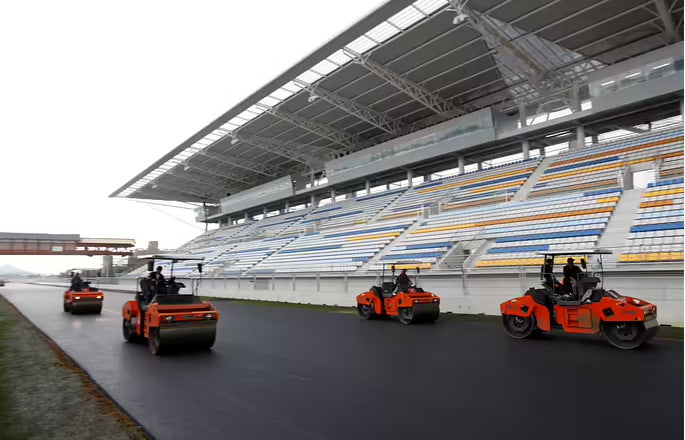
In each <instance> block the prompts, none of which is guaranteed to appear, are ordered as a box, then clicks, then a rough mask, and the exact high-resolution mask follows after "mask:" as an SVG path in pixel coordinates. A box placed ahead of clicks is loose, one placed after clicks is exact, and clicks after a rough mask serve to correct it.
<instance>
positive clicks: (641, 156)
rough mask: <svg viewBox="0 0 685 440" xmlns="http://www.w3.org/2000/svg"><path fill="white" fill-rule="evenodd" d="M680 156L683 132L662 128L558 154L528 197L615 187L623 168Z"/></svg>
mask: <svg viewBox="0 0 685 440" xmlns="http://www.w3.org/2000/svg"><path fill="white" fill-rule="evenodd" d="M682 156H683V131H682V130H675V131H674V130H673V129H670V130H665V131H661V132H659V133H654V132H650V133H648V134H644V135H640V136H636V137H633V138H630V139H624V140H622V141H620V142H612V143H610V144H600V145H597V146H592V147H589V148H583V149H579V150H572V151H569V152H566V153H562V154H560V155H559V156H558V157H557V158H556V160H555V161H554V162H553V163H552V164H550V166H549V167H548V168H547V169H546V170H545V173H544V175H543V176H542V177H540V179H539V180H538V182H537V183H536V184H535V186H534V187H533V189H532V190H531V192H530V196H531V197H534V196H545V195H547V196H549V195H551V194H558V193H564V192H571V191H583V190H587V189H596V188H618V187H619V186H620V177H619V174H620V172H621V171H622V169H623V167H625V166H628V165H635V164H639V163H646V162H653V161H656V160H659V159H662V160H663V161H664V162H665V161H669V162H670V160H671V159H672V158H676V160H677V158H680V160H681V161H682Z"/></svg>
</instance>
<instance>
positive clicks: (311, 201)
mask: <svg viewBox="0 0 685 440" xmlns="http://www.w3.org/2000/svg"><path fill="white" fill-rule="evenodd" d="M309 203H310V205H311V207H312V208H316V195H315V194H312V197H311V199H310V202H309Z"/></svg>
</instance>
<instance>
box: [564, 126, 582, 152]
mask: <svg viewBox="0 0 685 440" xmlns="http://www.w3.org/2000/svg"><path fill="white" fill-rule="evenodd" d="M583 147H585V126H584V125H577V126H576V139H575V140H572V141H570V142H569V143H568V149H569V150H573V149H576V148H583Z"/></svg>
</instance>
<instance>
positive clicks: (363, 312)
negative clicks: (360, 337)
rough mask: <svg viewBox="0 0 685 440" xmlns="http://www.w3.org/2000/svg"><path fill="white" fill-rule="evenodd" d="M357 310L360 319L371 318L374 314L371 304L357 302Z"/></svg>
mask: <svg viewBox="0 0 685 440" xmlns="http://www.w3.org/2000/svg"><path fill="white" fill-rule="evenodd" d="M357 312H359V317H360V318H362V319H372V318H373V315H374V314H375V313H374V310H373V304H357Z"/></svg>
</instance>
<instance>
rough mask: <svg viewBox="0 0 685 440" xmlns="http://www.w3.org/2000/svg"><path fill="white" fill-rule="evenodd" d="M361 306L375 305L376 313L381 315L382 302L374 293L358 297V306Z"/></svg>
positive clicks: (369, 292)
mask: <svg viewBox="0 0 685 440" xmlns="http://www.w3.org/2000/svg"><path fill="white" fill-rule="evenodd" d="M360 304H373V310H374V313H376V314H381V300H380V298H378V296H376V294H375V293H374V292H373V291H368V292H364V293H360V294H359V295H357V305H360Z"/></svg>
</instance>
